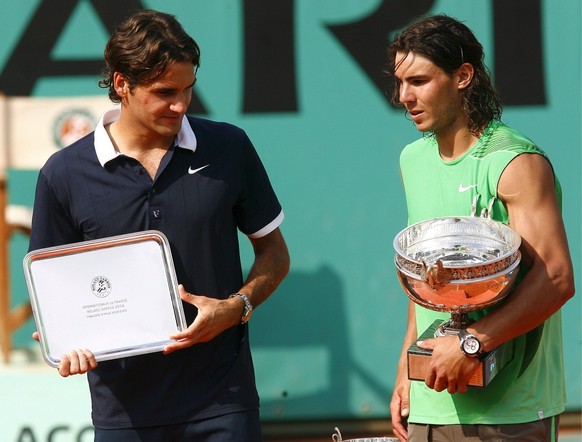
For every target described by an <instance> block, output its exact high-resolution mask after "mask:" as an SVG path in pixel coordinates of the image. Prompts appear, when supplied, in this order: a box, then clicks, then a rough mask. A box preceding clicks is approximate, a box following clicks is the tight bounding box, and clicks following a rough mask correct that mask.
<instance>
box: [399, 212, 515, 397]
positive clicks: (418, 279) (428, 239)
mask: <svg viewBox="0 0 582 442" xmlns="http://www.w3.org/2000/svg"><path fill="white" fill-rule="evenodd" d="M520 245H521V238H520V236H519V235H518V234H517V232H515V231H514V230H513V229H512V228H511V227H509V226H507V225H505V224H503V223H501V222H499V221H495V220H492V219H489V218H484V217H475V216H467V217H443V218H434V219H430V220H426V221H422V222H419V223H416V224H413V225H411V226H409V227H407V228H406V229H404V230H402V231H401V232H400V233H398V235H396V237H395V238H394V249H395V250H396V256H395V258H394V262H395V264H396V269H397V274H398V279H399V281H400V284H401V285H402V287H403V289H404V291H405V293H406V294H407V295H408V297H409V298H410V299H411V300H412V301H413V302H415V303H417V304H419V305H421V306H422V307H424V308H427V309H430V310H434V311H439V312H449V313H450V314H451V318H450V319H448V320H446V321H444V322H442V321H435V323H434V324H433V325H432V326H431V327H429V329H427V331H425V333H423V334H422V335H421V336H420V337H419V340H423V339H426V338H430V337H438V336H445V335H453V334H457V333H458V332H459V330H460V329H463V328H466V327H467V326H468V325H470V324H471V322H472V320H471V319H470V317H469V314H468V313H469V312H473V311H476V310H482V309H485V308H489V307H492V306H494V305H496V304H497V303H499V302H500V301H502V300H503V299H504V298H505V297H506V296H507V295H508V294H509V293H510V291H511V288H512V286H513V284H514V282H515V279H516V277H517V272H518V268H519V264H520V261H521V253H520V251H519V247H520ZM506 347H507V348H503V349H500V348H498V349H496V350H495V351H493V352H491V353H492V354H491V355H488V358H490V360H487V359H486V360H485V361H483V362H484V363H483V364H482V365H483V370H478V371H477V372H476V374H475V376H474V377H475V379H473V380H472V382H471V383H470V385H478V386H484V385H486V384H487V383H488V382H489V381H490V380H491V379H492V378H493V377H494V376H495V374H496V373H497V372H498V371H499V370H500V369H501V368H502V366H503V365H505V364H506V363H507V361H508V360H510V359H511V356H512V348H509V347H510V345H507V346H506ZM408 356H409V358H408V369H409V374H408V375H409V378H411V379H417V380H424V377H425V376H424V375H425V373H426V370H427V368H428V363H429V360H430V352H429V351H427V350H423V349H420V348H419V347H418V346H416V345H413V346H412V347H411V348H410V349H409V352H408ZM492 363H493V364H492Z"/></svg>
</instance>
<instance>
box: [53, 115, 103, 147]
mask: <svg viewBox="0 0 582 442" xmlns="http://www.w3.org/2000/svg"><path fill="white" fill-rule="evenodd" d="M96 124H97V119H96V118H95V116H94V115H93V114H92V113H91V112H89V111H88V110H86V109H78V108H75V109H68V110H65V111H63V112H61V113H60V114H58V115H57V116H56V118H55V122H54V125H53V138H54V142H55V145H56V146H57V147H59V148H62V147H65V146H68V145H69V144H71V143H74V142H75V141H77V140H78V139H79V138H82V137H84V136H85V135H87V134H88V133H89V132H91V131H92V130H93V129H95V125H96Z"/></svg>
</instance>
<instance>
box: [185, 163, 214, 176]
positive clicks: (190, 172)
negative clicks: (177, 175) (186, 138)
mask: <svg viewBox="0 0 582 442" xmlns="http://www.w3.org/2000/svg"><path fill="white" fill-rule="evenodd" d="M208 166H210V164H207V165H206V166H202V167H199V168H198V169H192V166H190V167H189V168H188V173H189V174H190V175H194V174H195V173H196V172H200V171H201V170H202V169H204V168H206V167H208Z"/></svg>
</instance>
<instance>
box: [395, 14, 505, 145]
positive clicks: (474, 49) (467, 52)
mask: <svg viewBox="0 0 582 442" xmlns="http://www.w3.org/2000/svg"><path fill="white" fill-rule="evenodd" d="M398 52H401V53H404V54H406V55H408V54H409V53H410V52H414V53H417V54H419V55H422V56H423V57H425V58H428V59H429V60H431V61H432V62H433V63H434V64H435V65H437V66H438V67H439V68H441V69H442V70H443V71H445V72H446V73H447V74H452V73H453V72H454V71H455V70H456V69H457V68H458V67H459V66H461V65H462V64H463V63H469V64H471V65H472V66H473V69H474V71H475V73H474V76H473V79H472V81H471V84H470V85H469V87H467V88H466V89H464V90H463V91H461V97H462V101H463V108H464V110H465V112H466V114H467V116H468V118H469V129H470V130H471V132H472V133H474V134H479V133H480V132H482V131H483V129H484V128H485V127H486V126H487V124H489V122H490V121H491V120H492V119H501V114H502V112H503V109H502V106H501V103H500V99H499V95H498V94H497V91H496V90H495V88H494V86H493V84H492V82H491V77H490V73H489V70H488V69H487V67H486V66H485V63H484V52H483V46H482V45H481V43H479V41H478V40H477V38H476V37H475V35H474V34H473V32H472V31H471V30H470V29H469V28H468V27H467V26H466V25H465V24H463V23H461V22H460V21H459V20H456V19H454V18H451V17H448V16H446V15H444V14H441V15H434V16H430V17H425V18H423V19H420V20H419V21H417V22H415V23H413V24H412V25H410V26H409V27H408V28H406V29H405V30H404V31H402V32H401V33H400V34H398V35H396V37H395V38H394V40H393V42H392V43H391V44H390V46H389V48H388V70H387V73H388V74H389V75H392V76H393V75H394V72H395V70H396V69H397V68H398V66H397V65H396V61H395V60H396V54H397V53H398ZM389 98H390V101H391V102H392V104H394V105H395V106H402V104H401V103H400V101H399V82H398V81H397V80H395V81H394V83H393V86H392V90H391V91H390V93H389Z"/></svg>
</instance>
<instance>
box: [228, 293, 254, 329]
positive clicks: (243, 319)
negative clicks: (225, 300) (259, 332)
mask: <svg viewBox="0 0 582 442" xmlns="http://www.w3.org/2000/svg"><path fill="white" fill-rule="evenodd" d="M236 297H239V298H241V299H242V300H243V302H244V303H245V308H244V311H243V315H242V317H241V324H245V323H247V322H248V320H249V319H251V315H252V314H253V305H252V304H251V301H249V298H248V297H247V295H245V294H243V293H233V294H232V295H230V296H229V298H236Z"/></svg>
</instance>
